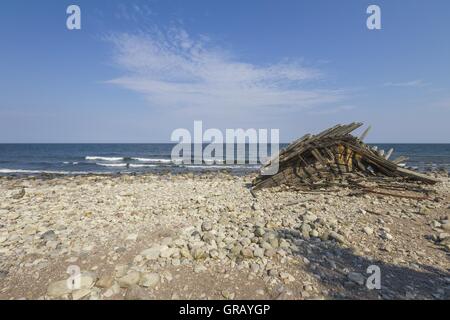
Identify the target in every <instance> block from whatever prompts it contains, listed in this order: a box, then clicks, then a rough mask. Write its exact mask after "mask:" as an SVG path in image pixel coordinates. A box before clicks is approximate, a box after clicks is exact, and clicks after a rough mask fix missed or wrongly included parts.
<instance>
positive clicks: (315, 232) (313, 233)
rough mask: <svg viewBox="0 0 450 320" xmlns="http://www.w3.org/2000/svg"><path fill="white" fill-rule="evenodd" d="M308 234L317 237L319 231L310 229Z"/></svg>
mask: <svg viewBox="0 0 450 320" xmlns="http://www.w3.org/2000/svg"><path fill="white" fill-rule="evenodd" d="M309 235H310V236H311V237H312V238H318V237H319V232H318V231H317V230H312V231H311V232H310V233H309Z"/></svg>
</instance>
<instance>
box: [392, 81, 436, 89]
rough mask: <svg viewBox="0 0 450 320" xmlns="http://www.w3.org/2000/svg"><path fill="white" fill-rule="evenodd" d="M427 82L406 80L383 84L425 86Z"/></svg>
mask: <svg viewBox="0 0 450 320" xmlns="http://www.w3.org/2000/svg"><path fill="white" fill-rule="evenodd" d="M427 85H428V84H427V83H425V82H424V81H423V80H412V81H407V82H386V83H385V84H384V86H385V87H413V88H416V87H425V86H427Z"/></svg>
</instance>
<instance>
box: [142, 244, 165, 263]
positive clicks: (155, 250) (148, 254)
mask: <svg viewBox="0 0 450 320" xmlns="http://www.w3.org/2000/svg"><path fill="white" fill-rule="evenodd" d="M160 254H161V247H160V246H153V247H151V248H149V249H146V250H144V251H142V252H141V253H140V255H141V256H143V257H145V259H147V260H157V259H158V258H159V255H160Z"/></svg>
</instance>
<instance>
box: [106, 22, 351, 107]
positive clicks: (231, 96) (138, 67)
mask: <svg viewBox="0 0 450 320" xmlns="http://www.w3.org/2000/svg"><path fill="white" fill-rule="evenodd" d="M108 40H109V41H110V42H111V43H112V44H113V45H114V48H115V53H114V61H115V62H116V64H117V65H118V66H119V67H120V68H121V69H122V70H123V71H124V75H123V76H121V77H118V78H116V79H112V80H110V81H108V82H109V83H112V84H116V85H119V86H121V87H124V88H127V89H130V90H133V91H136V92H139V93H141V94H143V95H144V96H145V97H146V98H147V99H148V101H149V102H151V105H152V106H153V107H156V108H158V107H159V108H166V109H167V108H170V109H173V108H186V109H197V110H202V111H203V110H204V111H205V112H206V111H208V112H210V111H213V110H215V109H217V108H220V109H221V110H224V109H226V110H228V109H246V110H248V109H249V108H261V107H266V108H267V107H277V110H279V108H286V109H288V108H296V109H297V108H311V107H315V106H320V105H324V104H328V103H335V102H337V101H340V100H341V99H342V98H343V97H344V93H343V92H342V91H340V90H323V89H322V90H319V89H311V88H310V87H311V84H310V82H312V81H316V80H318V79H320V77H321V73H320V72H319V71H318V70H315V69H312V68H306V67H304V66H302V65H301V64H300V63H299V62H297V61H292V60H283V61H281V62H278V63H274V64H271V65H265V66H261V65H256V64H252V63H246V62H241V61H239V59H238V58H236V57H234V56H233V55H232V54H231V53H230V52H227V51H225V50H223V49H221V48H219V47H216V46H213V45H212V44H211V42H210V41H209V40H208V39H207V38H206V37H204V36H202V37H198V38H196V39H193V38H192V37H191V36H190V35H189V34H188V33H187V32H186V31H184V30H182V29H178V28H172V29H170V30H168V31H167V32H161V31H160V30H157V29H153V30H152V31H151V32H147V33H145V34H144V33H139V34H128V33H122V34H115V35H112V36H110V37H109V38H108Z"/></svg>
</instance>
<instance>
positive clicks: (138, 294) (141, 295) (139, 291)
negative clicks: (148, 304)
mask: <svg viewBox="0 0 450 320" xmlns="http://www.w3.org/2000/svg"><path fill="white" fill-rule="evenodd" d="M148 299H150V297H149V295H148V294H147V292H146V291H145V290H144V289H143V288H141V287H139V286H138V285H132V286H130V287H129V288H128V290H127V293H126V294H125V300H148Z"/></svg>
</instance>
